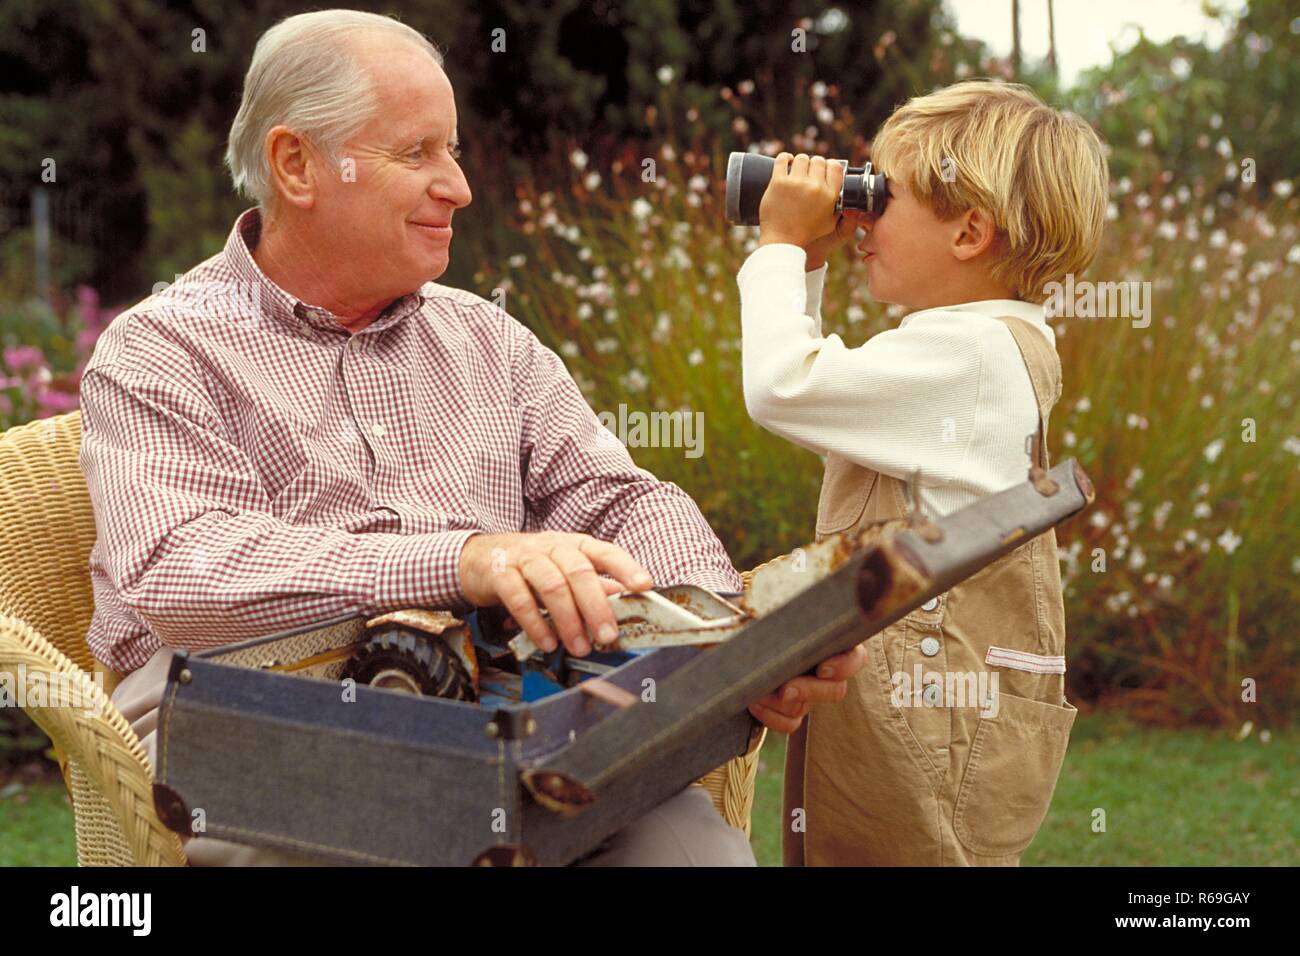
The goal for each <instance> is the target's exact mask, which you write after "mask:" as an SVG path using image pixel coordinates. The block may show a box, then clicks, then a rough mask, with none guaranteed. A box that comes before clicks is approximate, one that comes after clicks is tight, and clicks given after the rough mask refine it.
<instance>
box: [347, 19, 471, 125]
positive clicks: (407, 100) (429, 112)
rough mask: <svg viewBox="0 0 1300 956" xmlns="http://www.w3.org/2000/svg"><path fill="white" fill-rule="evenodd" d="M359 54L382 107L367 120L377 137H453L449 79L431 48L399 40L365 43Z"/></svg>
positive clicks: (452, 113) (454, 109) (453, 115)
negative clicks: (429, 52) (427, 48)
mask: <svg viewBox="0 0 1300 956" xmlns="http://www.w3.org/2000/svg"><path fill="white" fill-rule="evenodd" d="M355 55H357V58H358V60H359V61H360V63H361V65H362V67H363V68H364V69H365V70H366V71H367V72H368V73H369V74H370V79H371V82H372V83H373V85H374V90H375V94H376V96H377V98H378V110H377V111H376V113H375V115H374V117H373V118H372V119H371V121H370V122H369V123H368V124H367V126H368V128H369V131H370V132H372V133H373V134H375V138H376V139H382V140H384V141H390V140H391V141H392V142H393V143H397V142H400V141H405V140H410V141H411V142H418V141H420V140H422V139H424V138H435V139H442V140H444V141H449V142H454V141H455V137H456V99H455V96H454V94H453V91H452V88H451V80H449V79H448V78H447V74H446V73H445V72H443V69H442V67H441V66H439V65H438V63H437V62H436V61H435V60H434V59H433V57H431V56H430V55H429V54H428V51H426V50H423V49H421V48H419V47H418V46H416V45H414V44H410V43H402V42H400V41H399V42H397V43H395V44H394V43H389V44H387V45H386V46H384V45H380V44H369V45H365V46H363V47H361V48H360V49H358V50H356V51H355Z"/></svg>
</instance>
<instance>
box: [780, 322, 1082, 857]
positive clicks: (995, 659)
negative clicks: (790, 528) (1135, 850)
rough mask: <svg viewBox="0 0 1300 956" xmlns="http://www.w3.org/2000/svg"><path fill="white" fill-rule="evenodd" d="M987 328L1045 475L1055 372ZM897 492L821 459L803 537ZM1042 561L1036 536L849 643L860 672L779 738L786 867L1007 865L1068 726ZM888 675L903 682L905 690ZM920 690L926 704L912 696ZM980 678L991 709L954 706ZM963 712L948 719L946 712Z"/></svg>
mask: <svg viewBox="0 0 1300 956" xmlns="http://www.w3.org/2000/svg"><path fill="white" fill-rule="evenodd" d="M1002 321H1003V322H1005V323H1006V324H1007V327H1008V328H1009V329H1010V330H1011V334H1012V336H1013V337H1014V338H1015V341H1016V345H1017V346H1019V349H1020V353H1021V356H1022V357H1023V358H1024V360H1025V365H1026V367H1027V368H1028V370H1029V378H1030V381H1031V382H1032V383H1033V388H1034V396H1035V398H1036V399H1037V402H1038V410H1039V415H1040V427H1039V431H1038V434H1037V436H1035V437H1036V444H1037V449H1036V453H1037V456H1038V457H1037V461H1038V464H1039V465H1040V467H1042V468H1046V467H1047V466H1048V462H1047V448H1046V428H1047V420H1048V415H1049V414H1050V412H1051V409H1052V406H1053V405H1054V404H1055V402H1056V399H1057V398H1058V396H1059V395H1060V392H1061V365H1060V360H1059V358H1058V357H1057V355H1056V352H1055V350H1054V349H1053V348H1052V347H1051V345H1050V344H1049V343H1048V342H1047V339H1046V338H1045V337H1044V336H1043V334H1042V333H1041V332H1039V331H1037V330H1036V329H1034V328H1033V326H1032V325H1030V324H1029V323H1027V322H1025V321H1024V320H1023V319H1017V318H1012V317H1009V316H1008V317H1004V318H1002ZM906 488H907V486H906V484H905V483H904V482H903V481H901V480H899V479H897V478H893V477H891V476H889V475H884V474H881V473H879V472H876V471H872V470H870V469H868V468H864V467H862V466H860V465H857V464H854V463H853V462H850V461H847V460H846V459H843V458H840V457H838V456H836V455H830V456H829V457H828V458H827V461H826V474H825V478H824V480H823V483H822V491H821V499H820V501H819V502H818V507H817V536H818V539H819V540H820V539H821V538H824V537H826V536H827V535H830V534H833V533H834V532H837V531H844V530H846V529H850V528H855V529H856V528H862V527H865V526H867V525H873V524H879V523H883V522H888V521H895V520H898V519H902V518H905V517H906V516H907V513H908V504H907V498H906V496H905V493H906ZM1057 561H1058V559H1057V553H1056V534H1055V532H1054V531H1048V532H1047V533H1045V534H1042V535H1039V536H1038V537H1037V538H1034V539H1033V540H1032V541H1029V542H1026V543H1025V544H1023V545H1021V546H1020V547H1019V548H1017V549H1016V550H1015V551H1012V552H1011V553H1009V554H1007V555H1005V556H1004V557H1002V558H1000V559H998V560H997V561H995V562H994V563H993V564H991V565H989V566H988V567H986V568H984V569H983V570H981V571H979V572H978V573H976V574H975V575H973V576H972V577H970V578H968V579H967V580H965V581H963V582H962V583H961V584H958V585H956V586H954V587H953V588H951V589H950V590H949V591H947V592H946V593H944V594H942V595H940V596H939V597H938V598H937V599H936V600H934V601H931V602H928V605H929V606H922V607H921V608H918V609H917V610H915V611H913V612H912V613H910V614H908V615H907V616H906V617H904V618H902V619H901V620H899V621H898V622H896V623H895V624H892V625H890V626H889V627H887V628H885V629H884V630H883V631H881V632H880V633H878V634H875V635H873V636H871V637H870V638H869V639H866V635H865V634H864V639H866V649H867V656H868V660H867V664H866V666H865V667H864V668H863V669H862V670H861V671H859V672H858V674H856V675H855V676H854V678H853V679H852V680H851V681H850V682H849V690H848V694H847V696H846V697H845V698H844V700H843V701H842V702H840V703H838V704H820V705H818V706H817V707H815V708H813V709H812V711H810V713H809V715H808V718H807V721H806V722H805V724H804V726H803V728H802V729H801V730H800V731H799V732H798V733H797V734H794V735H792V736H791V737H790V742H789V747H788V750H787V756H786V767H785V833H784V838H783V848H782V849H783V857H784V863H785V865H786V866H805V865H807V866H988V865H991V866H1015V865H1017V864H1019V862H1020V855H1021V853H1022V852H1023V851H1024V850H1025V848H1026V847H1028V846H1029V843H1030V841H1031V840H1033V838H1034V834H1035V833H1037V832H1038V828H1039V826H1040V825H1041V824H1042V822H1043V817H1044V816H1045V815H1046V813H1047V808H1048V805H1049V804H1050V803H1051V799H1052V791H1053V790H1054V789H1055V787H1056V779H1057V776H1058V775H1059V773H1060V770H1061V763H1062V761H1063V759H1064V757H1065V748H1066V744H1067V742H1068V740H1069V734H1070V727H1071V725H1072V724H1073V723H1074V717H1075V714H1076V713H1077V711H1076V710H1075V708H1074V706H1073V705H1071V704H1070V703H1069V702H1067V701H1066V700H1065V611H1064V606H1063V602H1062V594H1061V578H1060V568H1059V565H1058V563H1057ZM918 664H919V665H920V670H919V672H918V670H917V665H918ZM981 672H982V673H983V677H982V678H980V676H979V675H980V674H981ZM918 674H919V675H920V676H921V677H922V681H921V685H922V686H921V687H919V688H918V687H916V686H915V685H916V683H917V682H916V681H915V680H914V678H915V677H917V676H918ZM895 675H907V680H908V681H909V682H910V684H911V686H910V688H909V684H908V683H905V682H904V681H903V680H902V679H901V678H899V677H896V676H895ZM927 675H928V676H927ZM994 675H996V678H994ZM936 677H937V678H938V680H939V681H940V684H939V686H938V688H937V693H936V690H935V689H931V688H927V687H926V682H927V681H929V682H930V683H933V682H934V679H935V678H936ZM981 679H982V680H983V685H982V687H983V688H984V689H992V690H995V693H994V695H993V696H994V700H993V701H992V702H990V701H989V700H988V699H987V697H984V696H981V697H979V698H977V697H976V695H975V694H974V693H968V694H966V695H965V697H964V698H962V697H959V696H958V695H960V694H961V692H962V690H969V689H971V688H973V687H975V686H977V685H978V682H979V681H980V680H981ZM995 679H996V685H995V684H994V680H995ZM945 691H948V692H949V693H946V694H945V693H944V692H945ZM963 699H964V700H965V702H966V704H965V705H964V706H952V702H953V701H954V700H959V701H960V700H963ZM935 704H937V706H936V705H935ZM800 810H802V811H803V813H800V812H799V811H800ZM805 831H806V832H805Z"/></svg>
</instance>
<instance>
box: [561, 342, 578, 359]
mask: <svg viewBox="0 0 1300 956" xmlns="http://www.w3.org/2000/svg"><path fill="white" fill-rule="evenodd" d="M581 352H582V350H581V349H580V348H578V343H577V342H564V343H563V344H562V345H561V346H560V354H561V355H563V356H564V357H565V358H577V357H578V355H579V354H580V353H581Z"/></svg>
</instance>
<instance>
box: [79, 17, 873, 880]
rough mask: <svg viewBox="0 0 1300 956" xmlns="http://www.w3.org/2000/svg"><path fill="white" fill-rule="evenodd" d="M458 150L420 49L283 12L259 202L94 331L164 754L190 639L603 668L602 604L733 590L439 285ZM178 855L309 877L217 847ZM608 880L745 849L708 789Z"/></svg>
mask: <svg viewBox="0 0 1300 956" xmlns="http://www.w3.org/2000/svg"><path fill="white" fill-rule="evenodd" d="M456 156H457V146H456V105H455V101H454V99H453V95H452V88H451V84H450V83H449V82H448V80H447V77H446V75H445V74H444V72H443V70H442V68H441V57H440V55H439V53H438V52H437V51H436V49H435V48H434V47H432V46H431V45H430V44H429V42H428V41H427V40H426V39H425V38H424V37H422V36H421V35H420V34H418V33H417V32H415V31H413V30H411V29H410V28H408V27H406V26H404V25H402V24H400V23H398V22H397V21H395V20H392V19H389V18H386V17H380V16H376V15H373V14H367V13H359V12H355V11H347V10H330V11H324V12H318V13H309V14H303V15H300V16H295V17H290V18H289V19H287V20H284V21H283V22H281V23H280V24H278V25H277V26H275V27H273V28H272V29H271V30H269V31H267V33H266V34H265V35H264V36H263V37H262V38H261V40H260V41H259V43H258V44H257V48H256V50H255V51H254V54H253V61H252V64H251V66H250V68H249V71H248V75H247V77H246V81H245V86H244V94H243V102H242V104H241V106H240V109H239V113H238V115H237V116H236V118H235V121H234V125H233V126H232V128H231V133H230V144H229V151H228V155H227V161H228V163H229V165H230V168H231V172H232V174H233V177H234V181H235V184H236V186H237V187H239V188H240V189H241V190H242V191H244V192H245V193H246V194H247V195H249V196H251V197H252V198H253V199H255V200H256V202H257V207H256V208H254V209H250V210H248V211H247V212H245V213H244V214H243V215H241V216H240V217H239V219H238V221H237V222H236V223H235V226H234V228H233V229H232V231H231V233H230V237H229V239H228V240H227V242H226V246H225V249H224V250H223V251H222V252H221V253H219V254H218V255H216V256H214V257H212V258H211V259H209V260H207V261H206V262H204V263H201V264H200V265H198V266H196V267H195V268H194V269H192V270H190V271H189V272H188V273H186V274H185V275H184V276H182V277H181V278H180V279H179V280H178V281H177V282H176V283H175V284H174V285H172V286H170V287H168V288H167V289H165V290H164V291H162V292H160V293H158V294H155V295H153V296H151V297H150V298H148V299H146V300H144V301H143V302H141V303H140V304H139V305H137V306H136V307H134V308H133V309H131V310H130V311H128V312H126V313H124V314H123V315H121V316H120V317H119V318H118V319H117V320H116V321H115V322H114V323H113V325H112V326H111V328H110V329H109V330H108V331H107V332H106V333H105V335H104V336H103V337H102V338H101V339H100V341H99V343H98V345H97V347H96V349H95V354H94V357H93V359H92V360H91V362H90V364H89V366H88V367H87V369H86V373H85V376H84V379H83V382H82V403H83V429H84V436H83V445H82V457H81V460H82V466H83V468H84V470H85V472H86V475H87V479H88V481H89V485H90V491H91V494H92V497H93V500H94V508H95V517H96V527H97V531H98V539H97V541H96V543H95V547H94V550H93V553H92V557H91V571H92V577H93V582H94V590H95V616H94V620H93V623H92V625H91V630H90V634H89V636H88V640H89V643H90V646H91V648H92V650H93V651H94V653H95V655H96V656H97V658H98V659H100V660H101V661H102V662H104V663H105V664H106V665H107V666H108V667H110V668H112V669H113V670H114V671H117V672H119V673H127V672H129V676H127V677H126V678H125V679H124V680H123V681H122V683H121V684H120V685H119V686H118V688H117V689H116V691H115V692H114V695H113V696H114V700H115V701H116V702H117V703H118V704H119V706H120V707H121V708H122V709H123V711H124V713H125V714H126V716H127V718H128V720H131V721H132V722H133V726H135V728H136V730H137V732H138V733H140V735H141V737H142V738H143V739H144V741H145V743H146V748H147V749H149V748H152V746H153V743H154V740H153V737H154V734H153V732H152V731H153V729H154V727H155V726H156V721H157V716H156V707H157V704H158V701H159V699H160V696H161V691H162V685H163V683H164V680H165V673H166V665H167V662H168V659H169V658H170V656H171V654H172V653H174V650H175V649H176V648H181V647H186V648H204V647H211V646H214V645H220V644H226V643H229V642H232V641H237V640H242V639H246V638H251V637H255V636H259V635H264V634H268V633H272V632H275V631H278V630H284V629H288V628H291V627H294V626H301V625H306V624H309V623H313V622H318V621H322V620H326V619H329V618H333V617H338V616H341V615H344V614H364V615H374V614H379V613H382V612H385V611H389V610H393V609H397V608H404V607H443V608H450V609H460V610H467V609H468V608H469V607H471V606H480V607H482V606H491V605H504V606H505V608H507V609H508V610H509V612H510V614H511V615H512V616H513V617H514V619H515V620H516V621H517V622H518V623H519V625H520V626H521V627H523V628H524V629H525V630H526V631H527V632H528V633H529V635H530V636H531V637H532V638H533V640H534V641H535V642H536V643H537V644H538V645H539V646H541V647H543V648H544V649H547V650H550V649H553V648H554V647H556V646H557V642H563V644H564V645H565V647H566V648H568V649H569V650H570V651H571V652H572V653H574V654H577V655H584V654H587V653H589V652H590V651H591V650H592V649H593V647H594V646H596V645H598V644H600V643H603V642H606V641H609V640H610V639H612V638H613V637H614V636H615V635H616V633H617V630H616V626H615V622H614V617H613V612H612V609H611V607H610V604H609V600H608V595H609V594H613V593H616V592H618V591H621V590H624V589H630V590H642V589H645V588H648V587H651V586H653V584H654V583H656V582H657V583H659V584H675V583H684V584H697V585H700V586H702V587H706V588H710V589H712V590H715V591H720V592H730V593H735V592H737V591H738V590H739V588H740V579H739V576H738V575H737V574H736V571H735V569H734V568H733V567H732V566H731V563H730V561H729V560H728V558H727V555H726V552H725V551H724V549H723V547H722V545H721V543H720V542H719V541H718V540H717V538H716V537H715V536H714V535H713V533H712V532H711V530H710V529H709V527H708V525H707V524H706V522H705V521H704V519H703V517H702V515H701V514H700V512H699V509H698V508H697V507H696V506H695V504H694V502H693V501H692V500H691V499H690V498H689V497H688V496H687V495H686V494H685V493H683V492H682V491H681V490H680V489H679V488H677V487H676V486H675V485H672V484H669V483H664V482H659V481H657V480H655V478H654V476H652V475H650V474H649V473H648V472H645V471H643V470H641V469H639V468H637V467H636V466H635V465H634V464H633V462H632V460H631V458H630V457H629V456H628V454H627V452H626V450H625V449H624V448H623V447H622V446H621V445H619V444H618V443H617V442H611V441H609V440H608V436H607V435H604V433H603V431H602V428H601V425H600V423H599V421H598V420H597V418H596V416H595V415H594V414H593V413H592V411H591V409H590V408H589V407H588V406H587V405H586V404H585V402H584V401H583V399H582V397H581V394H580V392H579V390H578V389H577V387H576V386H575V385H574V383H573V381H572V379H571V378H570V377H569V375H568V374H567V373H566V371H565V369H564V366H563V364H562V363H561V362H560V360H559V359H558V358H557V357H556V355H555V354H554V353H553V352H551V351H549V350H548V349H546V348H544V347H543V346H542V345H541V344H540V342H538V340H537V339H536V337H535V336H533V335H532V333H530V332H529V331H528V330H527V329H525V328H524V327H523V326H521V325H519V324H518V323H516V322H515V321H513V320H512V319H511V318H509V316H507V315H505V314H504V313H503V312H502V311H501V310H500V309H498V308H497V307H496V306H494V305H492V304H490V303H488V302H485V301H484V300H482V299H480V298H478V297H476V296H474V295H471V294H469V293H466V292H461V291H458V290H456V289H451V288H447V287H445V286H441V285H437V284H435V283H434V282H432V281H431V280H433V279H435V278H437V277H438V276H440V275H441V274H442V273H443V272H444V270H445V269H446V268H447V263H448V256H449V248H450V244H451V237H452V217H453V214H454V212H455V211H456V210H457V209H460V208H463V207H464V206H466V205H468V204H469V202H470V190H469V186H468V184H467V183H466V180H465V176H464V174H463V173H462V172H461V169H460V166H459V165H458V164H457V161H456ZM602 437H603V438H604V439H605V440H602ZM539 601H540V604H541V605H543V606H544V607H545V608H546V610H547V612H548V615H549V622H548V619H547V618H546V617H543V616H542V614H541V612H540V610H539ZM861 665H862V654H861V651H855V652H853V653H850V654H847V655H842V656H840V657H837V658H832V659H831V660H829V661H827V662H826V663H825V664H824V665H823V666H822V668H821V669H819V677H811V676H810V677H801V678H797V679H796V680H794V681H792V682H791V683H790V684H788V685H786V687H785V688H782V692H781V693H777V694H772V695H769V696H768V697H767V698H764V699H763V700H761V701H756V702H755V703H754V704H753V705H752V707H751V711H752V712H753V713H754V714H755V716H756V717H758V718H759V719H760V720H762V721H763V722H764V723H766V724H767V725H768V726H769V727H773V728H775V729H777V730H780V731H782V732H787V733H788V732H790V731H792V730H794V729H796V728H797V727H798V726H799V723H800V721H801V720H802V719H803V716H804V714H805V713H806V711H807V708H808V706H809V705H810V704H812V703H814V702H816V701H818V700H837V699H839V698H840V697H841V696H842V695H843V693H844V691H845V687H846V685H845V683H844V682H845V681H846V680H847V678H848V677H850V676H851V675H852V674H853V673H854V672H856V671H857V670H858V669H859V668H860V667H861ZM820 677H825V678H827V679H820ZM187 851H188V853H189V855H190V857H191V859H192V861H193V862H195V863H230V862H237V863H268V862H270V863H276V862H300V861H299V860H297V859H296V858H294V857H290V856H288V855H286V854H278V853H270V852H267V851H262V850H253V849H252V848H248V847H236V846H234V845H233V844H225V843H221V842H219V841H215V840H212V839H210V838H196V839H193V840H191V841H190V842H189V844H188V845H187ZM588 862H590V863H597V864H612V863H626V864H644V863H692V864H736V865H752V864H753V855H752V853H751V851H750V849H749V845H748V842H747V841H746V840H745V838H744V834H743V833H741V831H739V830H736V829H735V828H732V827H728V826H727V825H726V824H725V823H724V822H723V820H722V819H721V817H720V816H719V815H718V814H717V813H716V811H715V810H714V809H713V807H712V805H711V804H710V802H709V799H708V797H707V794H705V793H704V792H703V791H702V790H701V789H700V788H688V789H687V790H686V791H683V792H682V793H681V794H679V795H678V796H676V797H674V798H672V799H671V800H669V801H668V802H666V803H664V804H663V805H661V806H660V807H659V808H658V809H656V810H655V811H653V812H652V813H650V814H647V815H646V816H645V817H644V818H642V819H641V820H640V821H638V822H637V823H634V824H633V825H631V826H629V827H627V828H626V829H625V830H624V831H622V832H621V833H619V834H618V835H616V837H615V838H614V839H613V841H612V842H611V844H610V845H609V846H608V847H607V848H605V849H604V850H603V851H602V852H600V853H599V854H597V855H596V856H594V857H592V858H591V859H589V861H588Z"/></svg>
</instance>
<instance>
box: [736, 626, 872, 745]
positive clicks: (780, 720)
mask: <svg viewBox="0 0 1300 956" xmlns="http://www.w3.org/2000/svg"><path fill="white" fill-rule="evenodd" d="M866 663H867V648H866V645H865V644H858V645H857V646H856V647H854V648H853V649H852V650H848V651H845V652H844V653H843V654H837V655H835V656H834V657H828V658H827V659H826V660H824V661H822V662H821V663H820V664H818V665H817V676H816V677H809V676H800V677H796V678H794V680H791V681H787V682H786V683H784V684H782V685H781V686H780V687H778V688H777V689H776V690H775V691H773V692H772V693H770V694H768V695H767V696H766V697H760V698H759V699H758V700H756V701H754V703H752V704H750V705H749V712H750V713H751V714H753V715H754V716H755V717H756V718H758V720H759V721H760V722H761V723H762V724H764V725H765V726H767V727H769V728H771V729H772V730H775V731H776V732H777V733H779V734H792V733H794V732H795V731H796V730H798V729H799V725H800V724H802V723H803V719H804V717H806V716H807V714H808V711H809V710H811V709H812V707H813V705H815V704H819V703H836V702H838V701H841V700H843V699H844V695H845V694H847V693H848V690H849V683H848V682H849V678H850V677H852V676H853V675H854V674H856V673H857V672H858V671H860V670H862V668H863V666H864V665H865V664H866Z"/></svg>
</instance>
